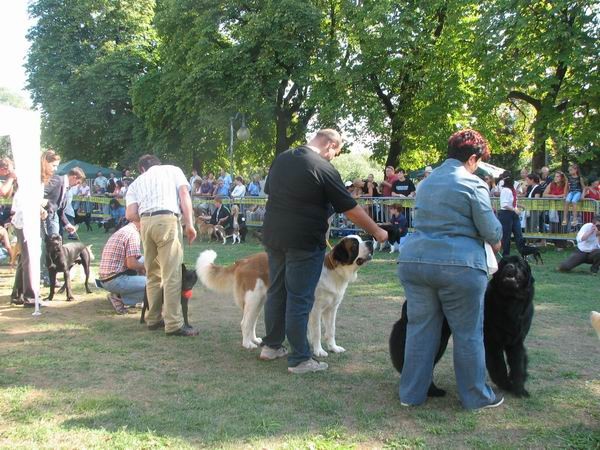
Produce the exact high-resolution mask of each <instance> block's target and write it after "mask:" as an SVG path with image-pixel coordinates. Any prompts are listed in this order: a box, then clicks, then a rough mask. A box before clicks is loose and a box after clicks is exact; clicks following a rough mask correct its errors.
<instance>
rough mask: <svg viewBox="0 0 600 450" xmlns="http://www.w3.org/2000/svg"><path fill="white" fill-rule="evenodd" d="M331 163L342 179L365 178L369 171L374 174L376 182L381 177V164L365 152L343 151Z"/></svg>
mask: <svg viewBox="0 0 600 450" xmlns="http://www.w3.org/2000/svg"><path fill="white" fill-rule="evenodd" d="M332 163H333V165H334V166H335V168H336V169H337V170H338V172H339V173H340V175H341V176H342V180H344V181H352V180H354V179H355V178H361V179H365V178H367V175H369V174H370V173H372V174H373V175H374V176H375V181H377V182H379V181H381V180H382V179H383V166H382V165H381V164H379V163H377V162H375V161H373V159H371V158H369V155H367V154H365V153H358V154H351V153H343V154H341V155H340V156H338V157H337V158H335V159H334V160H333V162H332Z"/></svg>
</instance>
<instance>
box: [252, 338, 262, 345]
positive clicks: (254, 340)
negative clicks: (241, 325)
mask: <svg viewBox="0 0 600 450" xmlns="http://www.w3.org/2000/svg"><path fill="white" fill-rule="evenodd" d="M252 342H254V343H255V344H256V345H260V344H262V338H259V337H255V338H254V339H252Z"/></svg>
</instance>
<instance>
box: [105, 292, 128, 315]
mask: <svg viewBox="0 0 600 450" xmlns="http://www.w3.org/2000/svg"><path fill="white" fill-rule="evenodd" d="M106 298H107V299H108V301H109V302H110V304H111V305H112V306H113V308H114V309H115V311H116V312H117V314H125V313H126V312H127V308H126V307H125V305H124V304H123V301H122V300H121V299H120V298H119V297H117V296H116V295H113V294H108V295H107V296H106Z"/></svg>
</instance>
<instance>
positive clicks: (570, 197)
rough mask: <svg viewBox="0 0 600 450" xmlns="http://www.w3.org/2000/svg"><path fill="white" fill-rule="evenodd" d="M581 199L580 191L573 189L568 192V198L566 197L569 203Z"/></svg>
mask: <svg viewBox="0 0 600 450" xmlns="http://www.w3.org/2000/svg"><path fill="white" fill-rule="evenodd" d="M579 200H581V192H580V191H571V192H569V193H568V194H567V198H565V202H567V203H577V202H578V201H579Z"/></svg>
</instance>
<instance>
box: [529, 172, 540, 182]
mask: <svg viewBox="0 0 600 450" xmlns="http://www.w3.org/2000/svg"><path fill="white" fill-rule="evenodd" d="M527 178H529V179H530V180H532V181H533V182H534V183H536V184H537V183H539V182H540V177H539V176H538V175H537V174H536V173H530V174H529V175H527Z"/></svg>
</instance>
